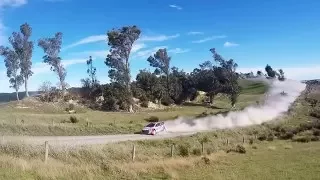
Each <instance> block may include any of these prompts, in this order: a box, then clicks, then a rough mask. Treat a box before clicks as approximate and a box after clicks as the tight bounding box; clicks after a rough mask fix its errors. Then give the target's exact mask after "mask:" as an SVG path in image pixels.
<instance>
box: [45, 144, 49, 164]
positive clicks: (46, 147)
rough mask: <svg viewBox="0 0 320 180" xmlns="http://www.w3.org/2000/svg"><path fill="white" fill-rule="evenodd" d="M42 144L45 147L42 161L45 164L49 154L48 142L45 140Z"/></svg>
mask: <svg viewBox="0 0 320 180" xmlns="http://www.w3.org/2000/svg"><path fill="white" fill-rule="evenodd" d="M44 146H45V149H46V151H45V154H44V163H45V164H47V162H48V155H49V144H48V141H46V142H45V143H44Z"/></svg>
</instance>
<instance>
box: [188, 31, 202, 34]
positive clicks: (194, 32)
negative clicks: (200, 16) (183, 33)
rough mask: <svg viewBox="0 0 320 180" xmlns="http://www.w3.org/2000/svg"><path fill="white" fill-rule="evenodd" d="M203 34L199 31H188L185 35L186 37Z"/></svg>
mask: <svg viewBox="0 0 320 180" xmlns="http://www.w3.org/2000/svg"><path fill="white" fill-rule="evenodd" d="M202 34H204V33H203V32H200V31H190V32H188V33H187V35H202Z"/></svg>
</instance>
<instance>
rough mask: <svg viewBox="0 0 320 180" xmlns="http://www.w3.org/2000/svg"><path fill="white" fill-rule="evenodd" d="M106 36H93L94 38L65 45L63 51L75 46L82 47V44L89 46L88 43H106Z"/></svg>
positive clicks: (89, 37)
mask: <svg viewBox="0 0 320 180" xmlns="http://www.w3.org/2000/svg"><path fill="white" fill-rule="evenodd" d="M107 39H108V38H107V36H106V35H94V36H88V37H86V38H83V39H81V40H79V41H77V42H75V43H72V44H70V45H67V46H66V47H64V48H63V49H64V50H66V49H69V48H73V47H75V46H79V45H83V44H89V43H95V42H101V41H107Z"/></svg>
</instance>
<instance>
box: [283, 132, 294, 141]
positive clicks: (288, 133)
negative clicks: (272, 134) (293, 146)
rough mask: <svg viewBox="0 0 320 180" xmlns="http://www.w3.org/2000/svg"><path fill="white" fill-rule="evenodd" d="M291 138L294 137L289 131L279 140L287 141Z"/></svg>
mask: <svg viewBox="0 0 320 180" xmlns="http://www.w3.org/2000/svg"><path fill="white" fill-rule="evenodd" d="M293 136H294V134H293V133H292V132H291V131H289V132H286V133H285V134H283V135H281V136H280V139H283V140H288V139H292V138H293Z"/></svg>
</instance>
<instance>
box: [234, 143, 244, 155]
mask: <svg viewBox="0 0 320 180" xmlns="http://www.w3.org/2000/svg"><path fill="white" fill-rule="evenodd" d="M235 152H238V153H241V154H245V153H246V152H247V151H246V148H245V147H244V146H242V145H239V144H238V145H237V147H236V149H235Z"/></svg>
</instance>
